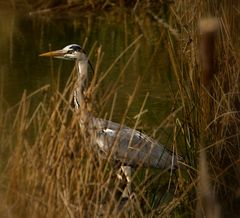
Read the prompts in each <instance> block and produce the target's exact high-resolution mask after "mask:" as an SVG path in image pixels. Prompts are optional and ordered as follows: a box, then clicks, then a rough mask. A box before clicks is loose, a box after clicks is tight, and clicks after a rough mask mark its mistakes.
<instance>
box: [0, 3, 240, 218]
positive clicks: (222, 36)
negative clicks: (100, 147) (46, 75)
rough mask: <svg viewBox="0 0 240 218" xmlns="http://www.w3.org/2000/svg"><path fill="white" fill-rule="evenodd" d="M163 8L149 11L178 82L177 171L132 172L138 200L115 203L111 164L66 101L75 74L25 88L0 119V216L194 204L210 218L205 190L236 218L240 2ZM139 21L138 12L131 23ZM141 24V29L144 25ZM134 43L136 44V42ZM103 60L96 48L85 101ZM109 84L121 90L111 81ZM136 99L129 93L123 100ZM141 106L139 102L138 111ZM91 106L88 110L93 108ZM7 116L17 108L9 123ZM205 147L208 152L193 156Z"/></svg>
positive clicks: (122, 213) (138, 211) (132, 211)
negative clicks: (165, 13)
mask: <svg viewBox="0 0 240 218" xmlns="http://www.w3.org/2000/svg"><path fill="white" fill-rule="evenodd" d="M190 5H191V6H190ZM233 5H234V6H233ZM137 6H138V5H135V8H134V9H135V10H136V8H137ZM168 9H169V12H170V16H169V18H168V20H166V21H165V20H162V19H161V17H159V15H157V14H156V13H155V12H153V11H152V10H151V8H148V12H149V13H148V15H149V16H151V17H152V18H153V19H155V20H156V21H157V22H158V24H159V26H160V27H162V28H164V29H165V30H166V31H167V32H168V33H169V34H168V38H167V39H166V42H167V43H166V45H167V46H166V50H167V51H168V54H169V57H170V60H171V66H172V71H173V73H174V75H175V78H176V83H177V86H178V91H177V93H175V96H174V97H173V99H174V102H173V111H174V112H173V113H171V114H169V117H171V118H172V117H173V118H174V121H175V123H174V127H173V132H174V139H173V142H174V143H173V144H175V148H176V147H177V146H176V145H178V144H180V142H181V144H184V145H186V146H185V147H184V149H185V152H183V155H184V158H185V166H184V167H181V169H180V170H179V171H178V173H177V174H178V176H177V177H176V176H175V175H169V174H168V173H167V172H159V171H157V170H150V169H144V170H143V169H140V168H139V169H136V171H135V173H134V177H133V187H134V196H133V198H132V199H131V200H129V202H128V204H126V205H125V207H124V208H123V209H121V207H122V203H123V202H122V201H121V197H120V195H121V190H122V189H123V187H124V182H122V181H120V180H118V179H117V177H116V172H117V169H116V168H115V167H114V166H115V164H113V163H112V162H111V161H108V160H105V159H102V158H101V157H99V156H98V155H97V154H96V152H95V151H94V150H93V149H92V148H91V147H89V146H88V138H87V137H86V136H85V137H84V136H83V135H81V134H79V133H80V129H79V125H78V120H79V116H80V115H79V114H77V113H75V111H74V109H73V107H72V105H71V101H72V95H71V91H72V87H73V83H74V76H73V75H74V72H73V73H72V76H71V77H70V78H69V81H68V82H67V84H66V88H65V89H64V91H63V92H60V91H59V90H58V89H57V88H56V89H54V90H50V89H49V87H43V88H42V89H41V90H38V91H36V92H35V93H33V94H27V93H24V94H23V96H22V99H21V101H20V102H19V104H18V105H16V106H15V107H13V108H11V109H9V110H7V112H4V114H5V116H2V114H1V116H0V118H1V124H2V126H1V128H2V130H3V131H2V135H1V139H0V140H1V141H0V142H1V147H0V149H1V151H2V152H4V154H6V155H5V156H6V157H5V159H4V161H3V163H1V168H2V169H4V172H3V173H2V176H1V182H0V184H1V189H0V193H1V197H2V198H3V199H5V200H4V203H3V205H2V206H1V208H0V212H1V211H3V214H4V216H6V217H85V216H86V217H98V216H101V215H102V216H104V217H129V216H131V217H170V216H176V217H178V216H179V217H191V216H193V215H195V213H196V208H197V202H198V214H200V215H199V216H204V215H206V216H208V217H210V216H209V215H208V214H209V213H207V212H206V211H207V205H204V204H202V202H201V201H199V199H201V198H202V196H203V195H202V194H203V192H204V195H208V194H211V196H212V198H211V199H213V206H214V205H215V206H216V207H217V210H218V212H220V213H221V216H229V217H230V216H231V217H239V215H240V210H239V208H238V205H239V183H240V181H239V178H240V176H239V153H240V152H239V126H240V125H239V105H240V103H239V102H240V98H239V93H240V87H239V84H240V83H239V69H240V68H239V56H238V53H237V52H238V49H239V43H238V34H237V30H238V29H239V27H238V20H237V18H238V17H239V11H240V5H239V3H237V2H235V1H221V2H219V1H217V0H216V1H206V2H204V3H202V1H200V0H198V1H190V0H183V1H179V2H177V3H175V4H170V5H168ZM210 15H211V16H215V17H218V19H219V24H220V30H219V32H218V33H217V35H216V40H215V54H214V66H215V73H214V74H211V75H210V76H211V77H210V78H211V79H210V80H209V81H208V83H209V84H208V85H207V86H206V83H205V82H202V81H203V80H202V75H203V73H204V68H203V65H202V62H201V60H200V34H199V29H198V23H199V21H200V19H201V18H204V17H208V16H210ZM138 18H139V17H138V16H136V21H137V22H138V21H139V20H138ZM138 24H139V27H140V29H141V23H140V22H138ZM174 30H178V31H177V32H176V31H174ZM140 37H141V36H140ZM133 46H135V48H136V49H137V46H136V45H135V43H133ZM93 49H95V48H93ZM99 52H100V50H99ZM134 52H135V50H134V51H133V53H132V54H133V55H134ZM120 57H121V55H120ZM120 57H119V58H120ZM101 58H102V56H101V52H100V53H99V56H98V57H97V61H96V62H97V64H96V72H97V73H96V74H95V76H96V77H97V78H98V79H96V77H95V79H94V81H95V83H94V84H93V87H92V89H90V91H89V93H88V95H89V99H90V100H92V99H93V98H94V97H95V93H96V92H97V87H98V85H101V84H98V83H97V81H101V79H104V78H105V77H106V76H107V75H108V71H106V74H104V75H103V77H101V76H100V75H99V72H98V67H99V65H100V64H101ZM131 58H132V56H130V58H129V61H128V62H127V64H128V63H130V61H131ZM113 64H114V63H113ZM127 64H126V65H127ZM110 68H111V67H110ZM124 70H125V68H124V69H123V70H122V73H123V72H124ZM117 81H118V80H117ZM139 81H141V80H139ZM139 81H138V82H139ZM113 87H117V82H116V84H115V85H114V86H113ZM114 91H115V90H113V91H112V92H109V90H107V92H106V94H105V95H104V99H103V100H104V101H107V99H109V98H113V99H114V97H113V96H114V94H115V92H114ZM0 94H1V93H0ZM36 95H42V101H41V102H39V103H38V105H37V106H34V107H33V99H34V98H35V97H36ZM202 96H205V97H204V98H202ZM131 97H132V98H131ZM133 97H134V92H133V93H132V95H130V98H129V105H130V104H131V101H132V99H133ZM147 97H148V95H147V93H146V98H147ZM203 99H207V100H204V101H203ZM144 106H145V105H144V103H143V105H142V108H141V111H140V112H139V114H142V112H143V111H144ZM112 108H114V104H113V107H112ZM3 110H4V109H3V108H1V111H3ZM90 110H92V111H94V108H92V106H91V104H90ZM127 110H128V107H127V109H126V112H127ZM112 111H113V109H112ZM2 113H3V112H2ZM10 114H11V115H12V114H15V116H14V119H12V118H11V117H12V116H10ZM126 114H127V113H125V114H124V115H123V117H122V122H124V120H125V119H126ZM110 117H111V113H110ZM136 127H137V124H136ZM33 136H34V137H33ZM177 150H179V149H177ZM202 151H204V155H203V156H201V158H200V159H198V157H199V153H201V152H202ZM2 152H1V153H2ZM1 157H4V155H1ZM199 166H201V167H202V168H201V167H199ZM163 178H164V179H163ZM202 178H204V179H202ZM201 179H202V180H201ZM199 181H201V182H202V185H201V186H198V182H199ZM204 187H207V188H206V189H204ZM206 190H207V192H205V191H206ZM209 190H210V191H209ZM199 211H200V212H199ZM202 212H203V213H202ZM204 213H205V214H204ZM216 214H217V213H216ZM215 217H219V214H217V215H216V216H215Z"/></svg>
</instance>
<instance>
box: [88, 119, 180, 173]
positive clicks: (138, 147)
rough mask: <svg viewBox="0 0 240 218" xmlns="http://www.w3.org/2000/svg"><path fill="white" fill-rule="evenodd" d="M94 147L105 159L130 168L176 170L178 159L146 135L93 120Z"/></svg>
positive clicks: (105, 121)
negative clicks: (95, 146)
mask: <svg viewBox="0 0 240 218" xmlns="http://www.w3.org/2000/svg"><path fill="white" fill-rule="evenodd" d="M90 126H91V127H90V129H92V130H94V133H93V134H92V135H94V137H95V138H94V144H97V145H98V146H99V148H100V150H101V151H102V152H104V153H105V154H106V155H109V154H111V155H113V158H114V159H116V160H119V161H122V162H124V163H125V164H128V165H131V166H144V167H154V168H161V169H174V168H176V167H177V165H178V163H177V160H178V156H177V155H175V154H173V153H172V152H171V151H169V150H168V149H166V148H165V147H164V146H163V145H161V144H159V143H157V142H156V141H155V140H153V139H152V138H150V137H148V136H146V135H145V134H143V133H141V132H139V131H137V130H133V129H131V128H129V127H126V126H122V127H121V125H120V124H118V123H114V122H111V121H108V120H104V119H98V118H93V120H92V122H91V125H90Z"/></svg>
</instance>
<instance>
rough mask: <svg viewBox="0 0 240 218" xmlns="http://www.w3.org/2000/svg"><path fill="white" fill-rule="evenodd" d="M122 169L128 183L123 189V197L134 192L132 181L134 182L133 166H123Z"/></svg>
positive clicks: (127, 196)
mask: <svg viewBox="0 0 240 218" xmlns="http://www.w3.org/2000/svg"><path fill="white" fill-rule="evenodd" d="M121 170H122V172H123V174H124V176H125V177H126V180H127V184H126V186H125V188H124V190H123V193H122V198H129V197H130V196H131V193H132V189H131V183H132V168H131V167H130V166H121Z"/></svg>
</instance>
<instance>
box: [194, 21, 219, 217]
mask: <svg viewBox="0 0 240 218" xmlns="http://www.w3.org/2000/svg"><path fill="white" fill-rule="evenodd" d="M218 29H219V23H218V20H217V19H216V18H207V19H202V20H200V23H199V30H200V59H201V65H202V75H201V76H200V86H201V87H200V91H201V93H200V101H201V102H200V107H201V119H202V125H201V128H202V131H201V137H200V153H199V183H198V204H197V210H196V217H199V218H200V217H207V218H218V217H220V207H219V205H218V203H217V200H216V198H215V193H214V192H213V189H212V188H211V181H210V177H209V172H208V161H207V154H206V143H207V138H208V137H207V133H206V132H207V131H206V127H207V125H208V123H209V122H210V121H211V120H212V119H213V116H212V113H211V111H212V109H211V107H212V106H213V102H211V98H210V96H209V94H212V92H213V89H212V81H213V78H214V75H215V73H216V63H215V54H214V53H215V41H216V35H217V32H218Z"/></svg>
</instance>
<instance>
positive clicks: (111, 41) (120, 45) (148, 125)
mask: <svg viewBox="0 0 240 218" xmlns="http://www.w3.org/2000/svg"><path fill="white" fill-rule="evenodd" d="M0 14H1V19H0V22H1V25H0V43H1V45H0V46H1V50H0V59H1V66H0V67H1V68H0V73H1V90H2V94H1V95H2V96H3V97H2V98H1V101H2V103H1V104H2V105H4V107H10V106H12V105H14V104H15V103H17V102H18V101H19V99H20V98H21V96H22V93H23V91H24V90H27V92H28V93H31V92H33V91H34V90H37V89H39V88H40V87H42V86H44V85H46V84H50V85H51V84H53V82H54V81H53V78H52V77H51V71H53V72H56V73H55V75H57V72H60V83H61V84H60V85H61V87H64V85H65V83H66V81H67V79H68V77H69V74H70V72H71V70H72V68H73V63H72V62H67V61H65V62H64V61H60V60H53V61H51V60H50V59H46V58H39V57H38V54H39V53H41V52H45V51H48V50H49V48H50V47H51V48H52V49H60V48H62V47H64V46H66V45H68V44H72V43H77V44H80V45H82V44H83V43H84V42H86V43H85V50H86V52H87V53H88V52H90V51H91V49H92V47H93V45H95V47H94V49H93V53H92V55H91V57H90V59H91V61H92V64H93V65H95V62H96V55H95V51H96V50H97V48H99V47H101V49H102V52H103V54H104V55H103V59H102V62H101V65H100V71H99V72H101V73H102V74H103V73H104V72H106V70H107V69H108V68H109V66H110V65H111V64H112V63H113V61H114V60H115V59H116V58H117V57H118V56H119V55H120V54H121V53H122V52H123V51H124V50H125V49H126V48H127V46H129V45H130V44H131V43H132V42H133V41H134V40H136V39H137V38H140V39H139V40H138V41H137V43H136V44H135V45H134V46H133V47H132V48H131V49H129V50H128V51H127V52H126V53H125V54H124V55H123V57H122V58H121V59H120V60H119V61H118V62H117V64H115V66H114V67H113V69H112V70H111V71H110V73H109V74H108V75H107V77H106V78H105V79H104V81H103V82H102V83H101V86H100V89H99V90H98V91H99V96H98V99H99V98H101V96H100V95H101V93H104V92H105V91H106V90H108V87H111V86H112V85H113V84H114V82H115V81H116V78H117V77H118V75H119V72H120V71H121V70H122V69H124V67H125V66H126V63H127V62H128V60H129V58H130V56H131V55H132V53H133V52H134V49H135V48H136V47H139V49H138V50H137V52H136V53H135V54H134V56H133V59H132V60H131V62H130V63H129V65H128V66H127V67H126V70H125V71H124V73H123V76H122V77H121V79H120V81H119V84H118V89H117V98H116V104H115V107H114V115H113V118H112V119H113V120H114V121H117V122H119V121H120V120H121V117H122V114H123V113H124V111H125V108H126V105H127V101H128V97H129V95H131V93H132V92H133V89H134V87H135V85H136V81H137V79H138V78H140V79H141V83H140V86H139V88H138V91H137V94H136V97H135V100H134V101H133V104H132V106H131V107H130V110H129V112H128V114H127V120H126V122H127V123H128V125H132V124H134V122H135V120H134V116H135V115H136V114H138V113H139V110H140V108H141V105H142V102H143V100H144V98H145V96H146V94H147V93H149V97H148V100H147V103H146V106H145V109H147V110H148V112H147V113H145V114H144V115H143V116H142V118H141V121H142V122H141V125H140V128H141V127H142V128H143V129H144V130H145V132H146V131H147V132H148V133H150V134H151V132H152V131H153V130H154V129H155V128H156V127H158V126H159V125H160V124H161V122H162V121H163V120H164V119H165V118H166V117H167V115H168V114H169V113H170V108H171V106H172V99H173V96H174V91H172V90H174V88H173V87H174V81H173V75H172V73H171V67H170V61H169V58H168V54H167V51H166V43H165V41H166V40H164V37H167V34H166V31H165V30H164V28H163V27H161V26H159V25H158V24H157V23H156V22H154V21H153V20H152V19H151V18H150V17H148V16H146V17H143V18H141V20H140V21H139V20H138V19H139V18H138V19H137V18H136V17H135V16H134V15H133V14H131V13H129V12H126V11H123V10H117V11H114V12H102V13H101V12H98V13H89V12H88V13H82V12H81V13H79V14H78V13H77V14H74V15H71V16H68V15H66V14H65V15H64V16H61V14H55V15H50V14H44V15H38V16H30V15H29V11H26V10H25V11H22V12H20V11H18V10H11V9H7V8H1V10H0ZM111 105H112V98H110V99H109V100H108V102H107V103H106V104H104V106H103V108H102V111H103V113H101V114H104V113H108V114H109V113H110V110H111ZM165 131H166V132H165ZM167 132H168V133H167ZM170 132H171V131H170ZM158 133H159V134H160V135H161V137H163V138H165V139H166V138H168V137H170V138H171V136H170V135H169V131H167V129H164V128H163V129H161V132H158ZM157 135H158V134H157ZM166 143H170V142H169V141H167V139H166Z"/></svg>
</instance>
